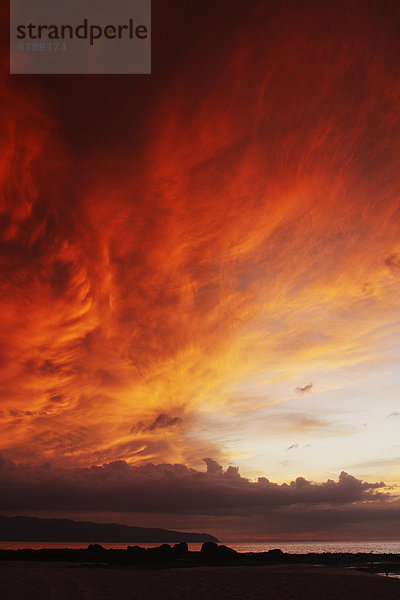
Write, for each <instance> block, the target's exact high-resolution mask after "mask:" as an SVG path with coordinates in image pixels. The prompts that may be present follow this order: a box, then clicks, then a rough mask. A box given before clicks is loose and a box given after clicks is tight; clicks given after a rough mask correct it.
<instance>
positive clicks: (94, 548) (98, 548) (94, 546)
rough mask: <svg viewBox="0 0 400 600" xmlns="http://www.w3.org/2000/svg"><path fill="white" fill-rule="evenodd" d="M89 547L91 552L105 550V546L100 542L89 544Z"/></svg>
mask: <svg viewBox="0 0 400 600" xmlns="http://www.w3.org/2000/svg"><path fill="white" fill-rule="evenodd" d="M87 549H88V550H89V551H90V552H100V551H102V550H105V548H103V546H101V545H100V544H89V546H88V547H87Z"/></svg>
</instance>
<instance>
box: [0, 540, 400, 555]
mask: <svg viewBox="0 0 400 600" xmlns="http://www.w3.org/2000/svg"><path fill="white" fill-rule="evenodd" d="M90 543H91V542H90V541H88V542H2V541H0V549H1V550H5V549H9V550H17V549H19V548H32V549H34V550H38V549H40V548H87V546H88V545H89V544H90ZM98 543H100V544H101V545H102V546H104V548H126V547H127V546H135V545H138V546H142V547H144V548H154V547H155V546H160V545H161V544H162V543H164V542H155V543H146V542H120V543H118V542H107V541H104V542H98ZM220 543H221V544H225V545H226V546H229V547H230V548H233V549H234V550H237V552H267V551H268V550H272V549H274V548H280V549H281V550H282V551H283V552H288V553H290V554H307V553H308V552H317V553H323V552H351V553H357V552H365V553H370V552H372V553H374V554H400V540H390V541H387V540H382V541H368V542H359V541H353V542H229V541H227V542H224V541H221V542H220ZM201 546H202V544H189V550H192V551H196V550H200V548H201Z"/></svg>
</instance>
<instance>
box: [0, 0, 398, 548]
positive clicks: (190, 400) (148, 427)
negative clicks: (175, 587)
mask: <svg viewBox="0 0 400 600" xmlns="http://www.w3.org/2000/svg"><path fill="white" fill-rule="evenodd" d="M7 19H8V17H7V15H5V16H4V20H3V26H4V28H5V30H7V27H8V22H7ZM152 20H153V25H152V54H153V60H152V62H153V65H152V71H153V72H152V75H146V76H145V75H126V76H122V75H121V76H118V75H109V76H108V75H103V76H101V75H100V76H96V75H92V76H90V75H88V76H84V75H83V76H67V75H60V76H56V75H49V76H22V75H13V76H10V75H8V74H7V72H8V64H7V49H6V48H5V47H2V55H3V67H2V68H3V75H2V81H1V111H0V122H1V126H0V136H1V143H0V149H1V158H0V178H1V185H2V194H1V199H0V203H1V213H0V240H1V241H0V244H1V253H0V265H1V278H0V290H1V294H0V310H1V321H0V328H1V329H0V331H1V333H0V359H1V361H0V373H1V377H0V381H1V386H0V451H1V458H0V485H1V488H2V491H1V494H0V512H1V514H9V515H17V514H25V515H38V516H48V515H51V516H69V517H72V518H87V519H91V520H96V519H97V520H103V521H117V522H121V523H127V524H131V525H135V524H140V525H144V526H155V527H167V528H176V529H182V530H185V529H186V530H195V531H196V530H197V531H207V532H209V533H212V534H214V535H217V536H218V537H220V538H221V539H224V540H229V539H239V538H240V539H255V538H260V539H261V538H275V539H276V538H287V539H295V538H303V539H306V538H308V539H312V538H316V539H318V538H320V539H335V538H336V539H345V538H347V539H356V538H371V539H372V538H396V537H399V536H400V526H399V522H400V521H399V519H400V499H399V498H398V494H399V493H400V489H399V482H400V441H399V440H400V437H399V426H400V397H399V392H400V368H399V367H400V5H399V3H398V1H397V0H396V1H394V0H393V1H392V0H385V1H382V0H369V1H366V0H359V1H352V0H346V1H341V0H333V1H330V2H324V1H321V0H318V1H317V0H315V1H314V0H281V1H280V0H274V1H272V0H271V1H269V0H246V1H243V0H222V1H216V0H201V1H199V0H168V1H166V0H153V8H152ZM3 37H4V36H3Z"/></svg>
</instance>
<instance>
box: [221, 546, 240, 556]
mask: <svg viewBox="0 0 400 600" xmlns="http://www.w3.org/2000/svg"><path fill="white" fill-rule="evenodd" d="M218 554H219V556H222V557H224V558H232V557H233V556H236V555H237V552H236V550H234V549H233V548H228V546H224V545H222V546H218Z"/></svg>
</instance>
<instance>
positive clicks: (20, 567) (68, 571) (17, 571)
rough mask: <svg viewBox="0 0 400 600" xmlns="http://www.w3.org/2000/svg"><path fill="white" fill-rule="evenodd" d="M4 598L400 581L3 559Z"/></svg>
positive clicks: (303, 569) (248, 595)
mask: <svg viewBox="0 0 400 600" xmlns="http://www.w3.org/2000/svg"><path fill="white" fill-rule="evenodd" d="M0 598H2V599H3V598H4V600H136V599H137V600H139V599H140V600H156V599H157V600H158V599H160V600H161V599H162V600H192V599H193V600H198V599H210V600H211V599H212V600H219V599H221V600H222V599H226V598H228V599H229V600H239V599H240V600H314V599H321V600H336V599H337V600H339V599H340V600H358V599H362V600H369V599H371V600H372V599H373V600H377V598H382V599H384V600H392V599H393V600H394V599H396V600H399V598H400V580H399V579H390V578H385V577H379V576H377V575H368V574H365V573H358V572H353V571H346V570H344V569H335V568H332V569H329V568H319V567H311V566H309V567H308V566H299V567H297V566H282V567H270V566H269V567H199V568H188V569H164V570H151V571H141V570H133V569H119V568H107V567H76V566H70V565H67V564H63V563H45V562H37V563H34V562H8V561H4V562H0Z"/></svg>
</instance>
